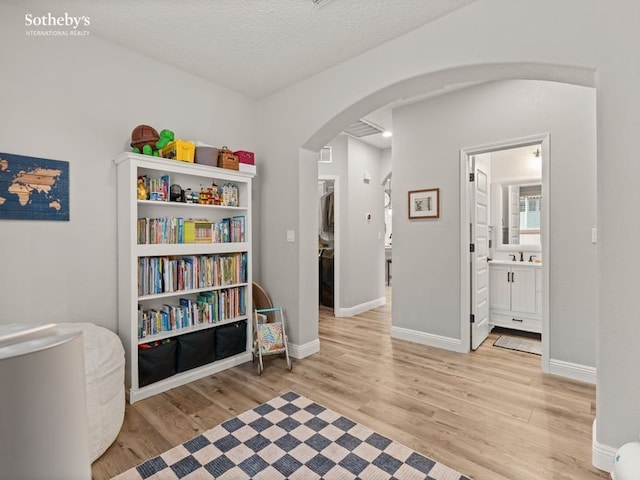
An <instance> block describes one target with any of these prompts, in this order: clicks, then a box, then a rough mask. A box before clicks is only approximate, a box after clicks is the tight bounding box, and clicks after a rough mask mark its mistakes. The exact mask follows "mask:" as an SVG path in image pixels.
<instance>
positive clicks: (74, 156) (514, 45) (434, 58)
mask: <svg viewBox="0 0 640 480" xmlns="http://www.w3.org/2000/svg"><path fill="white" fill-rule="evenodd" d="M21 13H23V12H21V10H20V9H19V8H13V7H9V6H6V5H2V6H0V18H1V19H2V20H1V22H2V32H1V33H0V40H1V41H2V43H3V45H9V46H10V48H4V49H2V51H1V52H0V60H1V61H2V64H3V65H5V66H7V67H6V68H4V69H3V75H2V79H1V80H0V81H1V82H2V87H3V88H2V90H0V101H1V104H2V105H3V110H4V111H8V112H11V115H4V116H3V119H2V120H1V121H0V122H1V123H0V126H1V127H2V128H0V144H1V145H2V146H3V147H2V149H3V150H8V151H11V152H15V153H22V154H27V155H39V156H44V157H49V158H56V159H66V160H69V161H71V162H72V164H71V182H72V183H71V188H72V199H71V202H72V203H71V207H72V210H71V215H72V220H71V222H69V223H68V224H62V223H59V224H55V225H53V224H45V223H39V222H29V223H28V224H27V223H25V224H20V222H5V221H3V222H2V224H1V225H0V228H2V235H0V238H2V240H0V251H2V252H3V254H2V255H3V257H2V260H3V266H2V271H1V273H0V277H1V278H0V281H1V282H2V285H3V289H2V292H1V293H0V295H1V296H0V301H1V304H2V314H1V316H2V321H3V322H6V321H12V320H15V319H16V317H18V318H20V319H25V318H27V317H30V316H33V317H39V318H43V319H47V320H51V321H57V320H61V319H63V318H64V319H68V320H86V319H94V320H95V321H97V322H98V323H102V324H106V325H111V326H113V325H114V316H115V251H114V245H115V218H114V212H115V196H114V195H115V186H114V175H113V167H112V166H111V163H110V160H111V157H112V156H114V155H115V154H117V153H119V152H121V151H122V150H124V149H125V148H126V143H127V142H126V138H127V137H128V135H129V133H130V131H131V129H132V127H133V126H135V125H136V124H138V123H142V122H143V121H144V122H148V123H151V124H153V125H158V127H160V128H164V127H165V126H166V127H174V129H176V130H182V131H184V132H185V134H187V135H188V136H193V137H200V138H203V139H206V138H209V135H212V136H213V137H215V138H212V141H213V142H218V141H222V142H225V143H227V144H229V145H230V146H234V147H235V146H236V145H237V146H238V147H242V148H247V149H252V150H254V151H256V153H258V155H257V157H258V158H259V161H260V165H259V166H258V168H259V172H260V179H259V182H260V183H261V193H260V198H259V203H260V226H259V229H258V228H257V229H256V233H258V231H259V235H260V242H261V245H260V250H261V252H265V253H268V255H267V254H265V255H263V256H262V257H261V259H260V260H261V261H260V268H261V274H260V278H261V280H262V281H263V283H265V285H266V286H267V289H268V290H269V292H270V293H271V294H272V297H274V299H275V301H277V302H278V303H279V304H280V305H282V306H283V307H284V308H285V309H287V313H288V315H289V318H290V319H291V322H290V323H291V324H292V325H291V327H290V329H289V330H290V337H291V339H292V341H293V342H295V343H298V344H304V343H307V342H313V341H316V340H317V338H318V334H317V288H318V285H317V259H316V258H315V257H314V251H315V249H316V248H315V247H316V245H315V244H314V241H315V236H314V235H313V234H312V235H308V236H303V235H300V236H298V237H297V239H298V240H299V241H298V242H297V243H289V242H286V230H287V229H293V230H295V231H298V230H301V231H305V232H307V231H310V232H313V231H314V230H313V229H314V223H315V222H312V221H311V220H309V219H312V218H313V217H314V215H315V205H316V202H313V201H312V200H310V199H313V198H315V191H316V189H315V183H316V181H317V166H316V165H315V160H316V159H317V155H315V154H314V153H313V152H314V151H317V150H318V149H319V148H320V147H321V146H322V145H324V144H325V143H326V142H327V141H329V140H330V139H331V138H333V137H334V136H335V135H336V134H337V133H338V132H339V131H341V130H342V129H343V128H344V127H345V126H347V125H349V124H350V123H353V122H354V121H355V120H357V119H358V118H360V117H362V116H364V115H366V114H367V113H369V112H370V111H373V110H375V109H377V108H379V107H381V106H383V105H386V104H388V103H390V102H392V101H395V100H397V99H399V98H402V97H406V96H412V95H417V94H428V93H434V92H437V91H439V90H441V89H442V88H444V87H445V86H447V85H452V84H455V83H459V82H467V81H486V80H488V79H504V78H524V79H538V80H540V79H545V80H558V81H561V82H568V83H575V84H580V85H590V86H597V90H598V95H597V104H598V105H597V107H598V108H597V110H598V213H599V219H598V222H599V225H598V228H599V244H598V254H599V256H598V285H599V286H598V290H597V293H598V309H597V311H598V316H599V331H598V340H597V346H596V349H597V352H598V380H597V382H598V384H597V385H598V388H597V403H598V414H597V415H598V420H597V424H598V431H597V443H598V444H602V445H604V446H614V447H617V446H619V445H621V444H622V443H624V442H627V441H632V440H636V439H637V435H638V432H639V431H640V382H639V381H638V380H637V372H636V370H637V365H638V364H640V349H638V348H637V345H638V344H640V322H638V314H637V301H636V297H637V292H638V291H640V250H639V249H638V248H637V245H638V243H639V242H640V222H633V221H629V219H633V218H635V217H636V216H637V212H636V208H637V205H638V204H640V189H638V188H637V185H636V183H637V181H636V179H637V178H638V177H639V176H640V163H639V162H635V161H633V159H634V158H635V156H636V151H637V147H636V145H635V137H636V136H637V132H638V131H639V130H640V109H638V108H637V104H638V97H637V95H638V87H637V86H638V84H639V83H640V64H639V63H638V62H634V61H630V60H629V56H628V55H624V54H620V52H633V51H634V49H635V48H636V46H637V45H638V44H640V30H639V29H638V28H637V25H638V24H639V23H640V4H639V3H637V2H635V1H632V0H621V1H620V2H616V4H615V8H611V5H610V3H608V2H600V1H597V0H565V1H563V2H557V1H553V0H539V1H538V2H536V4H535V8H531V2H528V1H526V0H478V1H477V2H474V3H472V4H470V5H469V6H468V7H465V8H464V9H462V10H459V11H456V12H454V13H453V14H451V15H448V16H445V17H442V18H440V19H439V20H437V21H436V22H433V23H432V24H429V25H426V26H424V27H422V28H418V29H416V30H414V31H412V32H410V33H409V34H407V35H405V36H403V37H400V38H397V39H394V40H392V41H389V42H386V43H385V44H382V45H380V46H379V47H377V48H374V49H372V50H370V51H368V52H365V53H364V54H362V55H360V56H358V57H356V58H354V59H351V60H349V61H348V62H345V63H343V64H341V65H338V66H336V67H334V68H329V69H327V70H325V71H323V72H322V73H320V74H318V75H315V76H313V77H310V78H308V79H307V80H305V81H303V82H300V83H299V84H297V85H294V86H292V87H290V88H288V89H286V90H284V91H282V92H279V93H277V94H275V95H273V96H271V97H270V98H268V99H265V100H264V101H262V102H260V104H259V105H258V108H257V109H254V108H253V106H252V105H253V103H252V102H250V101H248V100H246V99H245V98H243V97H241V96H239V95H236V94H234V93H232V92H229V91H227V90H223V89H220V88H218V87H216V86H211V85H208V84H206V83H205V82H202V81H200V80H198V79H195V78H193V77H190V76H188V75H184V74H181V73H179V72H176V71H175V70H172V69H169V68H167V67H166V66H163V65H161V64H159V63H155V62H152V61H149V60H145V59H143V58H142V57H140V56H137V55H134V54H131V53H126V52H125V51H123V50H120V49H118V48H116V47H112V46H107V45H104V44H102V43H101V42H100V41H99V40H97V39H91V42H90V43H89V40H90V39H89V38H85V37H82V38H75V39H57V40H55V41H56V42H57V43H55V44H54V43H49V42H52V41H53V40H54V39H46V38H39V39H36V38H30V39H27V38H25V37H24V29H23V27H21V25H22V21H21V19H22V18H23V15H22V14H21ZM522 25H534V26H535V28H536V34H535V35H534V34H532V35H522ZM478 31H481V32H482V35H477V33H476V32H478ZM505 38H507V39H509V41H507V42H505ZM79 42H84V43H79ZM433 45H437V46H438V48H426V47H425V46H433ZM596 72H597V74H596ZM141 92H144V93H141ZM168 92H172V93H174V94H176V95H179V96H180V98H181V99H183V100H184V101H183V102H182V105H189V107H185V108H183V109H175V108H172V107H170V106H167V105H168V104H169V103H170V102H168V101H165V102H163V101H162V100H157V99H164V98H166V96H167V94H168ZM149 99H153V100H156V101H150V100H149ZM140 105H142V106H140ZM191 105H193V107H191ZM253 114H255V115H256V117H257V120H258V121H259V125H260V129H259V130H258V131H257V132H256V129H255V124H254V123H253V120H252V118H254V117H253V116H252V115H253ZM34 133H35V137H34ZM254 135H257V136H254ZM34 138H37V139H38V140H34ZM256 138H257V143H254V141H255V139H256ZM258 146H259V149H258V148H257V147H258ZM301 148H302V150H301ZM394 157H395V158H398V157H397V156H396V155H395V153H394ZM301 161H303V163H304V165H303V164H301V163H300V162H301ZM573 174H575V172H572V175H573ZM572 178H573V177H572ZM100 179H102V180H100ZM256 219H257V218H256ZM87 226H90V227H89V228H90V229H91V232H92V234H93V235H92V237H94V238H97V239H98V240H95V241H92V242H89V243H88V242H85V241H84V239H82V238H81V237H82V236H83V234H86V232H87V229H88V228H87ZM5 232H10V233H9V234H8V235H5ZM394 236H395V235H394ZM566 249H567V251H570V250H571V245H570V244H569V245H567V246H566ZM394 250H395V251H394V256H395V254H396V253H397V251H398V250H397V249H394ZM6 252H11V253H10V254H7V253H6ZM394 260H395V259H394ZM394 263H395V262H394ZM33 267H38V268H39V271H40V272H41V280H40V282H39V283H40V284H46V285H49V286H50V289H49V290H47V289H42V288H37V286H35V287H34V286H33V282H32V278H31V277H30V272H31V270H32V269H33ZM41 267H44V268H41ZM314 269H315V270H314ZM87 278H92V279H94V282H93V284H92V285H90V286H87V285H86V279H87ZM314 278H316V279H315V281H314ZM283 279H286V281H283ZM33 290H37V294H38V304H37V305H31V304H29V303H35V302H32V300H33V298H34V296H33V294H31V291H33ZM79 291H80V292H83V293H86V295H81V296H79V295H77V292H79ZM40 305H41V306H40ZM50 305H55V307H54V308H53V309H52V308H50Z"/></svg>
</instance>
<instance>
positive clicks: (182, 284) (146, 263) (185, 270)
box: [138, 252, 247, 297]
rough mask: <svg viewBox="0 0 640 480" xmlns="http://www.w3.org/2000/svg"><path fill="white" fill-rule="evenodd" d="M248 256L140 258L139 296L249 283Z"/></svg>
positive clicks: (234, 254)
mask: <svg viewBox="0 0 640 480" xmlns="http://www.w3.org/2000/svg"><path fill="white" fill-rule="evenodd" d="M246 281H247V253H246V252H241V253H231V254H218V255H187V256H182V257H181V256H178V257H141V258H139V259H138V296H141V297H142V296H145V295H155V294H159V293H171V292H179V291H183V290H193V289H198V288H209V287H224V286H226V285H234V284H239V283H246Z"/></svg>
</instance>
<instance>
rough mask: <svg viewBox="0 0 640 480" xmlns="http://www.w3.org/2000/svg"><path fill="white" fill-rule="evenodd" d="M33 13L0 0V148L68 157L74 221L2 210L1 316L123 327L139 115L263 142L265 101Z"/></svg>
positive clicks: (191, 130) (184, 134) (251, 146)
mask: <svg viewBox="0 0 640 480" xmlns="http://www.w3.org/2000/svg"><path fill="white" fill-rule="evenodd" d="M23 19H24V13H22V14H21V13H20V9H18V8H15V7H13V6H10V5H5V4H2V5H0V24H1V27H2V28H0V43H1V44H2V45H5V46H8V45H10V46H11V47H10V48H2V49H0V64H2V65H5V68H3V69H2V79H1V80H0V84H1V85H2V88H0V104H1V105H2V111H3V115H2V117H1V118H0V150H1V151H4V152H8V153H15V154H21V155H29V156H36V157H44V158H51V159H56V160H65V161H68V162H69V164H70V165H69V169H70V180H71V182H70V183H71V186H70V202H71V203H70V221H69V222H43V221H39V222H34V221H7V220H2V221H0V232H1V233H0V252H2V253H0V255H1V258H2V268H0V285H2V287H1V288H0V323H8V322H24V323H27V322H35V323H43V322H69V321H71V322H80V321H89V322H94V323H96V324H99V325H103V326H105V327H107V328H109V329H111V330H116V327H117V298H116V268H117V252H116V175H115V165H114V164H113V162H112V159H113V158H114V157H115V156H116V155H118V154H119V153H121V152H123V151H125V150H129V149H130V147H129V146H128V142H129V141H130V135H131V131H132V130H133V128H134V127H135V126H136V125H138V124H141V123H146V124H149V125H152V126H154V127H156V128H157V129H158V130H160V129H163V128H169V129H172V130H174V131H175V132H176V134H177V135H178V136H179V137H181V138H185V139H194V140H195V139H200V140H203V141H208V142H211V143H213V144H215V145H220V144H225V145H229V146H230V147H232V148H237V149H246V150H252V151H255V148H256V129H255V123H254V121H253V120H252V119H253V118H254V115H253V113H254V112H255V108H256V104H255V102H254V101H252V100H249V99H247V98H245V97H243V96H241V95H239V94H236V93H234V92H231V91H229V90H227V89H224V88H221V87H216V86H214V85H211V84H209V83H206V82H204V81H202V80H200V79H198V78H195V77H193V76H191V75H187V74H184V73H182V72H179V71H177V70H175V69H173V68H170V67H168V66H166V65H163V64H161V63H158V62H155V61H153V60H149V59H146V58H144V57H141V56H139V55H136V54H134V53H132V52H129V51H127V50H124V49H122V48H120V47H117V46H114V45H111V44H107V43H105V42H102V41H101V40H100V39H98V38H94V37H91V36H89V37H68V38H60V37H56V38H52V37H26V36H25V33H24V20H23ZM9 66H10V67H9ZM258 181H259V180H258ZM294 184H295V182H294ZM254 218H256V221H258V220H259V216H257V217H254Z"/></svg>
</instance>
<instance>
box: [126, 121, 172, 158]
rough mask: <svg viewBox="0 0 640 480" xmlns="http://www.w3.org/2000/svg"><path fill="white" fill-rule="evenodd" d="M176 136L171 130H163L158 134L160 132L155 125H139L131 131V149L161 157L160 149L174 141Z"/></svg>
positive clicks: (134, 151)
mask: <svg viewBox="0 0 640 480" xmlns="http://www.w3.org/2000/svg"><path fill="white" fill-rule="evenodd" d="M174 138H175V135H174V133H173V132H172V131H171V130H166V129H165V130H162V131H161V132H160V134H159V135H158V132H157V131H156V130H155V129H154V128H153V127H150V126H149V125H138V126H137V127H136V128H134V130H133V132H131V151H132V152H133V153H142V154H144V155H151V156H154V157H159V156H160V152H159V150H162V149H163V148H164V147H166V146H167V145H169V143H171V142H173V140H174Z"/></svg>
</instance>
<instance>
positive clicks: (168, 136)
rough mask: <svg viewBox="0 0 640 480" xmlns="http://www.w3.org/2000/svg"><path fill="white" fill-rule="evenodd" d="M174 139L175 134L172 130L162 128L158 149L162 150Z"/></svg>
mask: <svg viewBox="0 0 640 480" xmlns="http://www.w3.org/2000/svg"><path fill="white" fill-rule="evenodd" d="M174 140H175V134H174V133H173V132H172V131H171V130H166V129H165V130H162V131H161V132H160V139H159V140H158V141H157V142H156V150H162V149H163V148H164V147H166V146H167V145H169V143H171V142H173V141H174Z"/></svg>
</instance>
